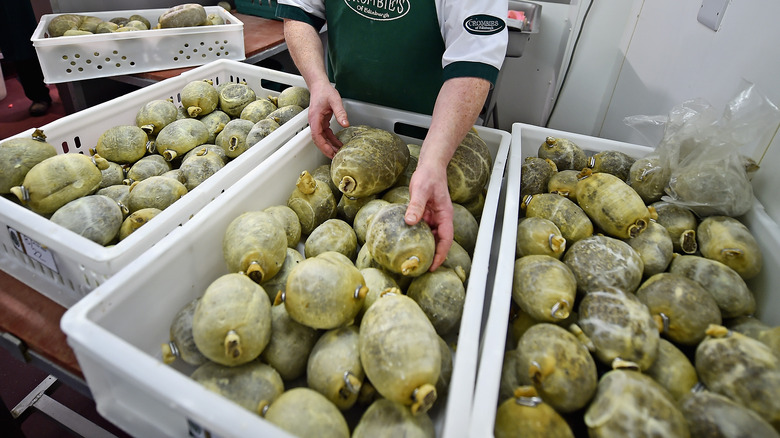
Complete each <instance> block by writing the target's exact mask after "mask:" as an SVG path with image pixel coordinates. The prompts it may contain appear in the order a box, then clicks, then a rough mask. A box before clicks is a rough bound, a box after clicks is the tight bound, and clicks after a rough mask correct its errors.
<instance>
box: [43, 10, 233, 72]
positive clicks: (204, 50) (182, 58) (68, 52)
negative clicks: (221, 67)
mask: <svg viewBox="0 0 780 438" xmlns="http://www.w3.org/2000/svg"><path fill="white" fill-rule="evenodd" d="M205 9H206V13H208V14H218V15H219V16H220V17H222V18H223V19H224V20H225V24H223V25H218V26H194V27H181V28H172V29H149V30H145V31H138V32H114V33H103V34H95V35H77V36H60V37H53V38H51V37H49V35H48V33H47V28H48V26H49V22H51V20H52V19H54V17H56V16H58V15H62V14H45V15H43V16H42V17H41V20H40V21H39V22H38V27H36V29H35V32H34V33H33V35H32V38H30V40H31V41H32V43H33V46H34V47H35V51H36V53H37V55H38V60H39V61H40V64H41V69H42V70H43V78H44V82H46V83H47V84H55V83H59V82H70V81H80V80H84V79H93V78H102V77H109V76H118V75H128V74H135V73H143V72H147V71H157V70H166V69H171V68H184V67H194V66H198V65H203V64H206V63H209V62H212V61H216V60H220V59H232V60H236V61H243V60H244V59H246V54H245V50H244V23H242V22H241V21H240V20H239V19H238V18H236V17H235V16H233V15H232V14H231V13H230V12H228V11H226V10H225V9H223V8H222V7H219V6H205ZM166 10H167V8H164V9H140V10H125V11H107V12H74V14H79V15H90V16H93V17H98V18H101V19H103V20H110V19H112V18H114V17H129V16H131V15H134V14H137V15H141V16H143V17H144V18H146V19H147V20H149V22H150V23H152V26H154V25H156V24H157V21H158V18H159V17H160V15H162V14H163V12H165V11H166Z"/></svg>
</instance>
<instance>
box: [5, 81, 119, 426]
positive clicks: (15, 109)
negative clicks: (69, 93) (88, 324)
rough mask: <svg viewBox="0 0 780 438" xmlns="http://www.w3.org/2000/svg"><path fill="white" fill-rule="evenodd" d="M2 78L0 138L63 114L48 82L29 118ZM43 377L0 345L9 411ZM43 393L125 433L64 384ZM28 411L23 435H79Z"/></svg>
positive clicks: (16, 91)
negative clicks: (44, 102)
mask: <svg viewBox="0 0 780 438" xmlns="http://www.w3.org/2000/svg"><path fill="white" fill-rule="evenodd" d="M4 79H5V82H4V83H5V87H6V91H7V95H6V97H5V98H4V99H3V100H0V141H2V140H3V139H5V138H8V137H10V136H12V135H15V134H18V133H20V132H23V131H26V130H28V129H30V128H37V127H41V126H44V125H45V124H47V123H49V122H51V121H53V120H56V119H58V118H60V117H63V116H65V115H66V114H65V111H64V109H63V106H62V102H61V101H60V99H59V94H58V93H57V88H56V87H55V86H53V85H50V86H49V89H50V90H51V96H52V99H53V105H52V107H51V110H50V111H49V113H48V114H46V115H45V116H41V117H30V116H29V113H28V107H29V106H30V103H31V102H30V101H29V100H28V99H27V98H26V97H25V96H24V93H23V91H22V87H21V85H20V84H19V81H18V80H16V78H15V77H14V76H13V75H12V74H11V75H10V76H5V77H4ZM47 376H48V374H47V373H46V372H45V371H43V370H42V369H41V368H39V367H37V366H35V365H32V364H29V363H25V362H22V361H21V360H20V359H17V358H16V357H14V356H12V355H11V353H10V352H9V351H8V350H6V349H5V348H2V347H0V399H2V401H3V402H4V404H5V405H6V407H7V408H8V409H9V410H10V409H13V408H14V407H15V406H16V405H17V404H18V403H19V402H20V401H22V400H23V399H24V398H25V397H26V396H27V395H28V394H29V393H30V392H31V391H33V390H34V389H35V388H36V387H37V386H38V384H40V383H41V382H42V381H43V380H44V379H45V378H46V377H47ZM46 394H47V395H48V396H49V397H51V398H53V399H54V400H56V401H58V402H60V403H61V404H63V405H65V406H66V407H67V408H69V409H71V410H72V411H74V412H76V413H78V414H79V415H80V416H82V417H84V418H86V419H88V420H89V421H91V422H92V423H94V424H96V425H98V426H99V427H101V428H103V429H104V430H106V431H107V432H109V433H111V434H113V435H115V436H117V437H120V438H123V437H127V436H128V435H126V434H124V432H123V431H121V430H120V429H118V428H117V427H115V426H114V425H113V424H111V423H110V422H109V421H107V420H106V419H104V418H103V417H102V416H100V414H99V413H98V412H97V411H96V409H95V403H94V401H93V400H92V399H91V398H90V397H87V396H85V395H83V394H82V393H80V392H79V391H76V390H75V389H73V388H71V387H69V386H67V385H65V384H59V385H58V386H57V387H56V388H55V389H52V390H50V391H48V392H47V393H46ZM0 409H2V406H0ZM31 412H32V413H31V414H29V415H28V416H26V417H25V419H24V421H23V422H22V424H21V429H22V433H23V434H24V435H25V436H26V437H28V438H59V437H63V438H71V437H74V436H79V435H74V434H73V433H71V432H70V431H68V430H66V429H64V428H63V427H62V426H61V425H60V424H59V423H57V422H56V421H54V420H52V419H51V418H49V417H48V416H47V415H45V414H43V413H41V412H36V411H34V410H33V411H31ZM4 426H5V427H7V425H6V424H4V423H2V422H0V437H6V436H13V435H11V432H10V431H9V430H7V429H6V430H4Z"/></svg>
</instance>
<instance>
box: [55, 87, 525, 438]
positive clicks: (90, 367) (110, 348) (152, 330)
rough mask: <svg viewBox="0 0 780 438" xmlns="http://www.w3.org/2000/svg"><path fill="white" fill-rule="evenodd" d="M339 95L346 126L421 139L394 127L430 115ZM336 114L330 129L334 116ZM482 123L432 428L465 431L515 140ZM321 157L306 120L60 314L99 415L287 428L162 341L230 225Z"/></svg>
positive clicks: (182, 426) (215, 263)
mask: <svg viewBox="0 0 780 438" xmlns="http://www.w3.org/2000/svg"><path fill="white" fill-rule="evenodd" d="M344 103H345V108H346V110H347V112H348V114H349V118H350V122H351V123H352V124H353V125H359V124H367V125H370V126H374V127H378V128H382V129H385V130H391V131H393V132H396V133H399V135H401V137H402V138H403V139H404V140H406V141H408V142H419V141H420V140H419V139H416V138H411V137H409V136H406V135H403V134H401V132H402V131H403V130H404V128H405V127H409V126H411V127H423V128H425V127H427V126H430V117H427V116H421V115H418V114H412V113H408V112H403V111H397V110H391V109H388V108H383V107H377V106H372V105H368V104H364V103H360V102H354V101H349V100H345V101H344ZM332 123H333V124H332V128H333V129H334V131H335V130H337V129H338V125H336V124H335V122H332ZM477 130H478V132H479V135H480V136H481V137H482V139H484V140H485V142H486V143H487V145H488V148H489V150H490V152H491V154H492V155H493V163H494V164H493V170H492V175H491V178H490V180H489V182H488V185H487V194H486V199H485V206H484V209H483V213H482V216H481V220H480V226H479V231H478V236H477V243H476V246H475V249H474V256H473V262H472V267H471V273H470V276H469V281H468V286H467V289H466V302H465V305H464V311H463V316H462V319H461V325H460V329H459V334H458V337H457V348H456V349H455V355H454V369H453V374H452V378H451V379H450V386H449V389H448V392H447V395H446V397H442V398H439V399H437V401H436V404H435V405H434V407H433V409H431V411H429V414H430V415H431V417H432V419H433V421H434V424H435V426H436V429H437V432H438V436H448V437H457V436H465V435H464V434H465V433H466V431H467V426H468V421H469V412H470V409H471V401H472V394H473V389H474V382H475V377H476V365H477V350H478V342H479V333H480V327H481V324H482V311H483V304H484V298H485V285H486V280H487V277H488V271H489V258H490V254H491V248H492V244H493V231H494V225H495V220H496V214H497V212H498V209H497V207H498V199H499V194H500V189H501V182H502V179H503V175H504V166H505V163H506V157H507V155H508V152H509V144H510V141H511V136H510V134H509V133H508V132H505V131H499V130H494V129H490V128H481V127H478V128H477ZM407 132H408V131H407ZM418 144H419V143H418ZM325 163H327V158H325V157H324V156H323V155H322V153H321V152H320V151H319V150H318V149H317V148H316V147H315V146H314V144H313V142H312V141H311V131H310V129H309V128H307V129H305V130H304V131H303V132H301V133H300V134H298V135H297V136H295V138H293V139H292V140H291V141H289V142H287V144H285V145H284V146H282V147H281V148H280V149H279V150H278V151H277V152H276V153H274V155H273V156H271V157H269V158H268V159H267V160H265V161H264V162H263V163H262V164H261V165H260V166H258V167H257V168H256V169H254V170H253V171H252V172H250V173H249V174H248V175H246V176H245V177H244V178H242V179H241V180H240V181H239V182H238V183H236V184H235V185H233V186H232V187H231V188H230V189H228V190H226V191H225V193H223V194H222V195H221V196H220V197H219V198H218V199H216V200H215V201H214V202H212V203H211V204H209V205H208V206H206V207H205V208H204V209H203V211H202V212H201V213H200V214H198V215H197V216H196V217H194V218H193V219H192V220H191V221H189V222H188V223H186V224H184V225H183V226H182V227H180V228H179V229H178V230H176V232H175V233H171V234H170V235H168V236H167V237H166V238H165V239H164V240H163V241H161V242H160V243H159V244H157V245H156V246H155V247H154V248H152V250H150V252H149V253H148V257H144V258H143V259H139V260H136V261H134V262H133V263H131V264H130V265H128V266H127V267H126V269H123V270H122V271H121V272H119V273H118V274H117V275H116V276H114V277H112V278H111V279H109V280H108V281H107V282H105V283H104V284H103V285H101V286H100V287H99V288H97V289H96V290H95V291H94V292H93V293H91V294H90V295H89V296H87V297H86V298H84V299H83V300H81V301H80V302H79V303H77V304H76V305H75V306H73V307H72V308H70V309H69V310H68V311H67V312H66V313H65V315H64V316H63V319H62V324H61V325H62V329H63V331H64V332H65V333H66V334H67V336H68V343H69V344H70V345H71V347H72V348H73V351H74V352H75V353H76V357H77V359H78V361H79V364H80V365H81V368H82V370H83V372H84V376H85V377H86V380H87V383H88V385H89V388H90V390H91V392H92V394H93V396H94V397H95V401H96V402H97V408H98V411H99V412H100V413H101V414H102V415H103V416H104V417H106V418H107V419H109V420H110V421H112V422H113V423H115V424H117V425H118V426H119V427H121V428H122V429H124V430H126V431H127V432H129V433H130V434H132V435H134V436H172V437H173V436H177V437H181V436H186V435H187V434H188V433H189V431H190V430H191V429H190V427H194V428H196V429H198V430H200V431H201V432H202V433H203V432H204V431H208V432H209V433H210V434H211V435H212V436H220V437H246V436H264V437H272V436H284V437H287V436H289V435H288V434H286V433H284V432H282V431H281V430H279V429H277V428H276V427H275V426H273V425H271V424H270V423H268V422H267V421H265V420H264V419H262V418H261V417H260V416H258V415H257V414H254V413H252V412H250V411H248V410H246V409H243V408H241V407H239V406H238V405H236V404H234V403H232V402H230V401H228V400H227V399H225V398H223V397H221V396H218V395H216V394H214V393H211V392H209V391H208V390H206V389H205V388H203V387H202V386H201V385H200V384H198V383H196V382H194V381H193V380H190V379H189V378H188V377H187V376H186V375H185V373H183V372H181V371H180V370H178V369H177V368H174V367H172V366H169V365H165V364H163V362H162V360H161V354H160V344H161V342H167V340H168V337H169V327H170V324H171V320H172V318H173V316H174V315H175V313H176V312H177V311H178V309H180V308H181V307H182V306H184V304H186V303H187V302H189V301H190V300H192V299H194V298H196V297H198V296H200V295H201V294H202V293H203V291H204V290H205V288H206V286H208V284H210V282H212V281H213V280H215V279H216V278H218V277H219V276H220V275H222V274H225V273H227V267H226V265H225V262H224V259H223V256H222V239H223V236H224V232H225V229H226V228H227V226H228V224H229V223H230V222H231V221H232V220H233V219H234V218H236V217H237V216H238V215H240V214H241V213H243V212H245V211H254V210H260V209H263V208H266V207H268V206H271V205H279V204H282V205H284V204H286V201H287V198H288V197H289V196H290V193H292V190H293V188H294V186H295V182H296V180H297V178H298V176H299V175H300V173H301V172H302V171H303V170H313V169H315V168H316V167H317V166H319V165H321V164H325ZM161 260H164V261H165V262H164V263H161V262H160V261H161ZM139 321H143V322H142V323H139ZM193 424H194V425H197V427H196V426H193ZM197 436H204V435H197Z"/></svg>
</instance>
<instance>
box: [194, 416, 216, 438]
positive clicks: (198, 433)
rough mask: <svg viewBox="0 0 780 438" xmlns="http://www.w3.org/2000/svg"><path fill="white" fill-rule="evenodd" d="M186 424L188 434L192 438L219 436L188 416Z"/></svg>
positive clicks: (213, 437)
mask: <svg viewBox="0 0 780 438" xmlns="http://www.w3.org/2000/svg"><path fill="white" fill-rule="evenodd" d="M187 426H188V427H189V430H190V436H191V437H193V438H219V437H218V436H217V435H214V434H213V433H211V432H210V431H208V430H206V429H204V428H202V427H200V425H199V424H198V423H196V422H194V421H192V420H190V419H189V418H188V419H187Z"/></svg>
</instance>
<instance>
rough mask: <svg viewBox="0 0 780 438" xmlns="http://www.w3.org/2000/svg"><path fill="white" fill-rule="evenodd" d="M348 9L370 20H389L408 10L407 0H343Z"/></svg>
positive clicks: (408, 3)
mask: <svg viewBox="0 0 780 438" xmlns="http://www.w3.org/2000/svg"><path fill="white" fill-rule="evenodd" d="M344 3H346V4H347V6H349V8H350V9H352V10H353V11H355V12H357V13H358V14H360V15H362V16H363V17H366V18H368V19H370V20H378V21H390V20H396V19H398V18H401V17H403V16H404V15H406V14H407V12H409V7H410V6H411V5H410V1H409V0H344Z"/></svg>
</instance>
